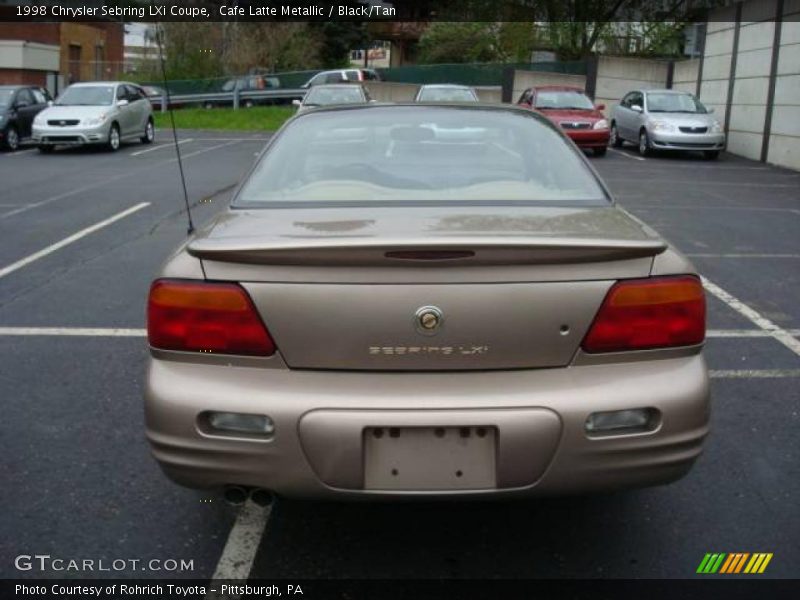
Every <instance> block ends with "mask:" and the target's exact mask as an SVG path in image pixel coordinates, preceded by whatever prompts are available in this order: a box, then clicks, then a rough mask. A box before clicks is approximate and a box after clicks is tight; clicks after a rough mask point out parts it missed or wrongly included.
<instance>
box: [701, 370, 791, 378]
mask: <svg viewBox="0 0 800 600" xmlns="http://www.w3.org/2000/svg"><path fill="white" fill-rule="evenodd" d="M708 374H709V376H710V377H711V378H712V379H782V378H784V377H800V369H734V370H721V371H715V370H711V371H709V372H708Z"/></svg>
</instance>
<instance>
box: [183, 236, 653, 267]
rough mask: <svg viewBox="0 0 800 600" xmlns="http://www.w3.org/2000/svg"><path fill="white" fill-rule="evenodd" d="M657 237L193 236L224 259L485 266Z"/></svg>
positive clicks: (645, 252)
mask: <svg viewBox="0 0 800 600" xmlns="http://www.w3.org/2000/svg"><path fill="white" fill-rule="evenodd" d="M666 249H667V245H666V243H665V242H663V241H661V240H655V239H654V240H609V239H594V238H578V237H542V238H535V237H527V238H516V239H511V240H509V239H507V238H472V239H470V238H465V237H461V238H456V239H452V240H441V239H439V240H436V241H431V240H430V239H427V240H425V239H420V240H417V241H414V240H408V239H404V240H402V241H399V240H398V241H396V242H392V241H386V240H381V241H380V242H378V241H376V240H374V239H359V238H352V237H348V238H341V239H335V240H331V239H330V238H328V239H325V240H302V241H300V240H289V241H286V240H281V241H274V242H269V241H266V242H265V241H254V240H253V238H227V239H224V238H223V239H213V238H200V239H195V240H193V241H192V242H191V243H190V244H189V246H188V248H187V250H188V252H189V254H191V255H192V256H195V257H197V258H201V259H206V260H214V261H220V262H228V263H248V264H264V265H315V266H345V265H346V266H378V265H379V266H385V267H392V266H397V267H403V266H410V265H412V264H413V265H414V266H422V265H423V264H429V265H431V266H443V265H444V264H448V265H449V264H453V265H458V266H486V265H509V264H559V263H563V264H568V263H586V262H604V261H616V260H627V259H634V258H642V257H648V256H656V255H658V254H661V253H662V252H664V251H665V250H666Z"/></svg>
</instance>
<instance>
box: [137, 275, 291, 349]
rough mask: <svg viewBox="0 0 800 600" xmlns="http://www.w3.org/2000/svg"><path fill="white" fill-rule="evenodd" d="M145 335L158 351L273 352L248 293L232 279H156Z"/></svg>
mask: <svg viewBox="0 0 800 600" xmlns="http://www.w3.org/2000/svg"><path fill="white" fill-rule="evenodd" d="M147 337H148V339H149V340H150V345H151V346H153V347H154V348H161V349H163V350H183V351H189V352H211V353H214V352H217V353H222V354H247V355H256V356H269V355H271V354H274V353H275V343H274V342H273V341H272V338H271V337H270V335H269V332H267V328H266V327H265V326H264V324H263V323H262V322H261V319H260V318H259V316H258V313H257V312H256V309H255V307H254V306H253V303H252V302H251V300H250V297H249V296H248V295H247V292H245V291H244V289H242V288H241V287H240V286H238V285H236V284H235V283H206V282H203V281H181V280H170V279H159V280H157V281H155V282H154V283H153V285H152V286H151V287H150V297H149V299H148V302H147Z"/></svg>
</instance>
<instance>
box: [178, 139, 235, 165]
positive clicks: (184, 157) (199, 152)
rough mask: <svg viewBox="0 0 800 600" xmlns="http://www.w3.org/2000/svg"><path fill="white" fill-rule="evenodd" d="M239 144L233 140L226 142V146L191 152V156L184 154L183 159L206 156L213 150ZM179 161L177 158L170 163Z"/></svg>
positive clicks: (218, 145) (221, 145) (219, 145)
mask: <svg viewBox="0 0 800 600" xmlns="http://www.w3.org/2000/svg"><path fill="white" fill-rule="evenodd" d="M238 143H239V140H231V141H229V142H226V143H224V144H217V145H216V146H209V147H208V148H203V149H202V150H196V151H194V152H191V153H189V154H184V155H183V156H182V157H181V158H183V159H187V158H192V157H193V156H197V155H198V154H205V153H206V152H211V151H212V150H217V149H219V148H226V147H228V146H233V145H234V144H238ZM177 160H178V159H177V158H173V159H172V160H171V161H170V162H175V161H177Z"/></svg>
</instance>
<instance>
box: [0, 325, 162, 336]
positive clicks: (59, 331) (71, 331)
mask: <svg viewBox="0 0 800 600" xmlns="http://www.w3.org/2000/svg"><path fill="white" fill-rule="evenodd" d="M0 335H50V336H91V337H145V336H146V335H147V330H146V329H124V328H119V327H0Z"/></svg>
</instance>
